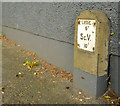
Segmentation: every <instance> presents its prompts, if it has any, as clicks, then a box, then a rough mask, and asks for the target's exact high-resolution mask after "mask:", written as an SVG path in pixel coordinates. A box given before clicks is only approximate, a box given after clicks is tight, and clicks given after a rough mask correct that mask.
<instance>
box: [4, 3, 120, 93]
mask: <svg viewBox="0 0 120 106" xmlns="http://www.w3.org/2000/svg"><path fill="white" fill-rule="evenodd" d="M118 7H120V6H119V3H118V2H50V3H49V2H18V3H17V2H13V3H11V2H3V3H2V22H3V23H2V24H3V32H4V33H5V34H6V35H7V37H8V38H9V39H11V40H13V41H15V42H18V43H19V44H21V45H23V46H25V47H26V48H28V49H30V50H31V51H33V52H36V53H37V54H38V55H39V56H41V57H43V58H44V59H46V60H47V61H49V62H50V63H52V64H54V65H56V66H58V67H60V68H63V69H65V70H67V71H69V72H71V73H73V70H74V66H73V56H74V54H73V53H74V35H75V20H76V18H77V16H78V15H79V14H80V12H82V11H84V10H98V11H102V12H103V13H104V14H105V15H106V16H107V18H108V19H109V25H110V33H112V32H113V33H114V35H112V36H111V35H110V36H109V55H110V59H109V60H110V61H109V62H110V64H109V73H110V74H111V83H112V84H111V88H112V89H113V90H114V91H115V92H116V93H117V94H118V93H119V92H120V85H118V81H119V77H118V75H119V73H118V72H119V71H120V68H119V60H120V58H119V55H120V52H119V50H120V49H119V47H120V41H119V39H120V35H119V33H118V31H119V30H118V22H120V21H119V14H120V11H119V9H118ZM118 35H119V36H118ZM86 62H87V60H86ZM119 95H120V93H119Z"/></svg>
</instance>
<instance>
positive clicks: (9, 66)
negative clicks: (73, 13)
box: [1, 39, 103, 104]
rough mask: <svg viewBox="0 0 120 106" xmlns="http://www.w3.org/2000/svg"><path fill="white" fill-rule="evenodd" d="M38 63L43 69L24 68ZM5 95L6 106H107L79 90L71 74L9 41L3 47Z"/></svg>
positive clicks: (3, 100)
mask: <svg viewBox="0 0 120 106" xmlns="http://www.w3.org/2000/svg"><path fill="white" fill-rule="evenodd" d="M35 60H37V63H39V65H38V66H33V67H32V69H31V70H29V68H30V67H29V66H24V65H23V64H24V63H25V62H26V61H29V62H30V61H31V62H33V61H35ZM88 86H89V85H88ZM1 92H2V103H3V104H101V103H103V102H102V101H100V100H99V99H95V98H94V97H92V96H91V95H88V94H85V93H84V91H82V90H80V89H78V88H77V87H75V86H74V85H73V79H72V75H71V74H70V73H68V72H67V71H65V70H62V69H60V68H57V67H55V66H53V65H52V64H50V63H48V62H47V61H45V60H43V59H42V58H40V57H38V56H37V55H36V54H34V53H30V51H28V50H27V49H25V48H24V47H22V46H21V45H18V44H17V45H16V44H15V43H14V42H11V41H9V40H7V39H6V40H5V39H4V40H3V45H2V91H1Z"/></svg>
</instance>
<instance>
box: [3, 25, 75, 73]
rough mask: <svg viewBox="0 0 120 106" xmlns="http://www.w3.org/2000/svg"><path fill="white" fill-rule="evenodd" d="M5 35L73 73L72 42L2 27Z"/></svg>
mask: <svg viewBox="0 0 120 106" xmlns="http://www.w3.org/2000/svg"><path fill="white" fill-rule="evenodd" d="M3 32H4V33H5V34H6V37H7V38H8V39H10V40H12V41H14V42H16V43H18V44H20V45H21V46H24V47H25V48H27V49H29V50H30V51H31V52H35V53H37V55H38V56H40V57H42V58H43V59H45V60H47V61H48V62H49V63H51V64H53V65H55V66H57V67H60V68H63V69H65V70H67V71H69V72H70V73H73V51H74V46H73V45H72V44H68V43H64V42H59V41H56V40H52V39H48V38H44V37H41V36H36V35H34V34H31V33H28V32H24V31H21V30H17V29H13V28H9V27H4V26H3Z"/></svg>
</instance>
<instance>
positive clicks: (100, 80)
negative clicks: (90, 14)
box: [73, 68, 107, 98]
mask: <svg viewBox="0 0 120 106" xmlns="http://www.w3.org/2000/svg"><path fill="white" fill-rule="evenodd" d="M106 79H107V75H104V76H101V77H97V76H94V75H91V74H89V73H86V72H83V71H81V70H79V69H77V68H74V72H73V80H74V84H75V85H76V86H78V87H79V88H81V89H83V90H86V91H87V92H88V93H90V94H91V95H93V96H95V97H96V98H98V97H100V96H101V95H102V94H104V93H105V92H106V91H107V81H105V80H106Z"/></svg>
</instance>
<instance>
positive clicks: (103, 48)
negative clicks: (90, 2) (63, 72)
mask: <svg viewBox="0 0 120 106" xmlns="http://www.w3.org/2000/svg"><path fill="white" fill-rule="evenodd" d="M79 18H80V19H93V20H96V39H95V51H94V52H89V51H85V50H82V49H79V48H78V47H77V33H78V19H79ZM108 38H109V23H108V19H107V17H106V16H105V14H104V13H102V12H100V11H95V10H90V11H88V10H86V11H83V12H81V13H80V15H79V16H78V17H77V19H76V25H75V41H74V67H75V68H78V69H80V70H82V71H85V72H87V73H89V74H93V75H96V76H103V75H105V74H107V72H106V71H107V68H108ZM98 54H99V55H98Z"/></svg>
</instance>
